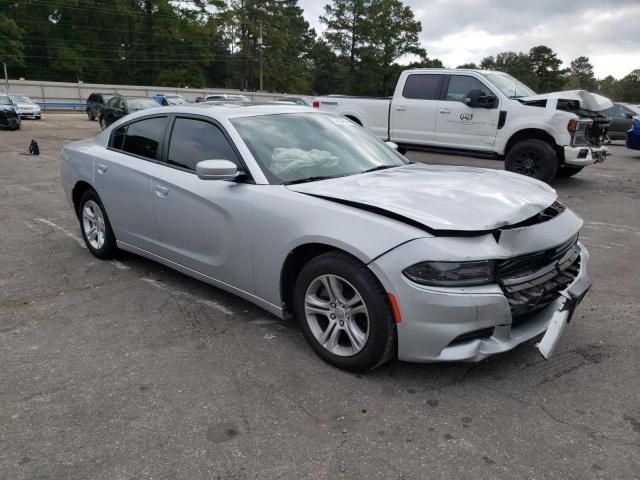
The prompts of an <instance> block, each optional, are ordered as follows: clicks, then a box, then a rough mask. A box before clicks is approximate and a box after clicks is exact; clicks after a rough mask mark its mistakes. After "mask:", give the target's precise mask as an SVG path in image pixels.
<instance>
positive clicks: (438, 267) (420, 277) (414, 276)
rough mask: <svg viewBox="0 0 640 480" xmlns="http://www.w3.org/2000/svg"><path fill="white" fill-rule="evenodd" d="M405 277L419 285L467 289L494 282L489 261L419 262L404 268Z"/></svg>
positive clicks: (492, 266)
mask: <svg viewBox="0 0 640 480" xmlns="http://www.w3.org/2000/svg"><path fill="white" fill-rule="evenodd" d="M402 273H403V274H404V276H405V277H407V278H408V279H409V280H411V281H412V282H415V283H419V284H421V285H431V286H437V287H468V286H473V285H486V284H488V283H493V282H495V277H496V275H495V264H494V262H493V261H491V260H476V261H471V262H420V263H416V264H415V265H412V266H411V267H408V268H405V269H404V271H403V272H402Z"/></svg>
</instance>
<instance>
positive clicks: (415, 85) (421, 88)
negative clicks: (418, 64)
mask: <svg viewBox="0 0 640 480" xmlns="http://www.w3.org/2000/svg"><path fill="white" fill-rule="evenodd" d="M441 81H442V75H433V74H420V73H415V74H413V75H409V76H408V77H407V80H406V82H405V84H404V89H403V90H402V96H403V97H404V98H414V99H419V100H437V99H438V97H439V96H440V83H441Z"/></svg>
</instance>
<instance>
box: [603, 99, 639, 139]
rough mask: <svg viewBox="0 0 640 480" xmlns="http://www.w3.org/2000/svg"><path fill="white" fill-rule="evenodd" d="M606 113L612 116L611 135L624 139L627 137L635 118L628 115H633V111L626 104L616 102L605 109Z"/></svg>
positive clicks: (614, 137)
mask: <svg viewBox="0 0 640 480" xmlns="http://www.w3.org/2000/svg"><path fill="white" fill-rule="evenodd" d="M604 114H605V115H607V116H608V117H609V118H611V125H610V126H609V137H610V138H613V139H623V140H624V139H625V138H626V137H627V130H629V129H630V128H631V127H632V126H633V118H629V116H628V115H631V116H632V117H633V112H632V111H631V110H629V109H628V108H626V107H625V106H624V105H620V104H619V103H614V104H613V106H612V107H609V108H608V109H607V110H605V111H604Z"/></svg>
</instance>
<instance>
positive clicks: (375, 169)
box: [360, 165, 402, 173]
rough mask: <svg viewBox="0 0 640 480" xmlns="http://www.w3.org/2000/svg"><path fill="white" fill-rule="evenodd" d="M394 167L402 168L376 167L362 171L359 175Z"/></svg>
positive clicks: (390, 166)
mask: <svg viewBox="0 0 640 480" xmlns="http://www.w3.org/2000/svg"><path fill="white" fill-rule="evenodd" d="M395 167H402V165H378V166H377V167H373V168H370V169H369V170H364V171H362V172H360V173H369V172H375V171H377V170H386V169H387V168H395Z"/></svg>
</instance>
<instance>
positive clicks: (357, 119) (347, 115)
mask: <svg viewBox="0 0 640 480" xmlns="http://www.w3.org/2000/svg"><path fill="white" fill-rule="evenodd" d="M343 116H344V117H345V118H348V119H349V120H351V121H352V122H355V123H357V124H358V125H360V126H361V127H362V126H363V124H362V120H360V119H359V118H358V117H357V116H356V115H354V114H352V113H345V114H344V115H343Z"/></svg>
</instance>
